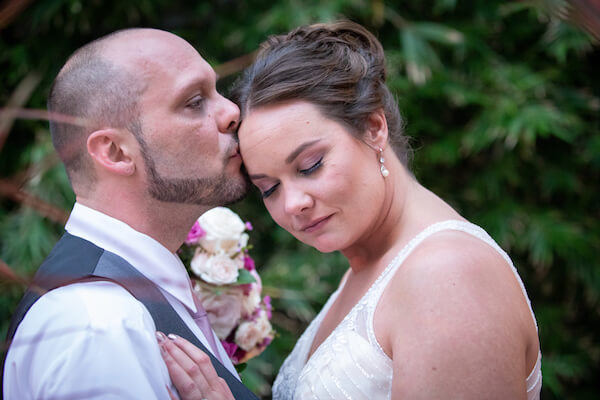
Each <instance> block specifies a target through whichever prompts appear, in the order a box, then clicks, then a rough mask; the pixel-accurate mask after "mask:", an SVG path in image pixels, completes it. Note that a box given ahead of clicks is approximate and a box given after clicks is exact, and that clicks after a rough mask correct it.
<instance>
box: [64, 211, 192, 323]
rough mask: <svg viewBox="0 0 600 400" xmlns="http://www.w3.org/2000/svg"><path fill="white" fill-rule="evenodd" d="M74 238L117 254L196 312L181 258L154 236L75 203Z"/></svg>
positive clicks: (69, 225)
mask: <svg viewBox="0 0 600 400" xmlns="http://www.w3.org/2000/svg"><path fill="white" fill-rule="evenodd" d="M65 229H66V230H67V232H69V233H70V234H71V235H74V236H78V237H81V238H83V239H86V240H88V241H90V242H92V243H94V244H95V245H96V246H98V247H101V248H103V249H105V250H107V251H110V252H112V253H115V254H117V255H118V256H120V257H122V258H123V259H124V260H125V261H127V262H128V263H130V264H131V265H132V266H133V267H135V268H136V269H137V270H138V271H140V272H141V273H142V274H143V275H144V276H146V277H147V278H148V279H150V280H151V281H152V282H154V283H155V284H156V285H158V286H159V287H160V288H161V289H162V290H164V291H165V292H167V293H169V294H171V295H172V296H174V297H175V298H176V299H177V300H179V301H180V302H182V303H183V304H184V305H185V306H186V307H187V308H189V309H190V310H192V311H194V312H195V311H196V305H195V304H194V300H193V298H192V291H191V287H192V286H191V281H190V278H189V276H188V274H187V271H186V269H185V266H184V265H183V263H182V262H181V259H180V258H179V257H178V256H177V255H176V254H174V253H171V252H170V251H169V250H168V249H167V248H166V247H164V246H163V245H162V244H160V243H159V242H158V241H156V240H154V239H153V238H151V237H150V236H148V235H146V234H143V233H141V232H138V231H136V230H135V229H133V228H132V227H131V226H129V225H127V224H126V223H124V222H123V221H120V220H118V219H115V218H113V217H110V216H108V215H106V214H104V213H102V212H100V211H97V210H94V209H92V208H89V207H86V206H84V205H82V204H80V203H75V205H74V206H73V211H71V215H70V216H69V219H68V221H67V224H66V225H65Z"/></svg>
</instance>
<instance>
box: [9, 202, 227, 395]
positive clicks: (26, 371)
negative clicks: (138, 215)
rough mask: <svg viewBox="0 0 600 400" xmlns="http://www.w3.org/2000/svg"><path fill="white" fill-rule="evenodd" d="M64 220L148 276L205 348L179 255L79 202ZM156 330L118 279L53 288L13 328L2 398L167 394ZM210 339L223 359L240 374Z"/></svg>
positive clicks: (167, 382) (71, 229) (69, 227)
mask: <svg viewBox="0 0 600 400" xmlns="http://www.w3.org/2000/svg"><path fill="white" fill-rule="evenodd" d="M65 228H66V230H67V232H69V233H70V234H71V235H74V236H78V237H81V238H83V239H86V240H88V241H90V242H92V243H94V244H95V245H96V246H98V247H101V248H103V249H105V250H107V251H110V252H112V253H115V254H117V255H119V256H120V257H122V258H123V259H125V260H126V261H127V262H129V263H130V264H131V265H132V266H133V267H135V268H136V269H137V270H139V271H140V272H141V273H142V274H143V275H145V276H146V277H147V278H148V279H150V280H151V281H153V282H154V283H155V284H156V285H157V286H158V287H159V288H160V290H161V292H162V294H163V295H164V296H165V298H166V299H167V301H168V302H169V304H170V305H171V306H172V307H173V308H174V309H175V311H176V312H177V314H178V315H179V316H180V317H181V318H182V319H183V321H184V322H185V323H186V325H187V326H188V327H189V328H190V329H191V330H192V332H193V333H194V334H195V335H196V336H197V337H198V338H199V339H200V341H201V342H202V343H203V344H204V345H205V346H206V347H207V348H208V349H210V345H209V344H208V341H207V340H206V338H205V337H204V335H203V334H202V332H201V330H200V329H199V328H198V326H197V325H196V324H195V323H194V321H193V319H192V317H191V316H190V314H189V310H192V311H196V307H195V305H194V301H193V299H192V294H191V282H190V279H189V277H188V275H187V272H186V270H185V267H184V265H183V263H182V262H181V260H180V259H179V257H178V256H177V255H175V254H173V253H171V252H170V251H169V250H167V249H166V248H165V247H164V246H162V245H161V244H160V243H158V242H157V241H156V240H154V239H152V238H151V237H149V236H147V235H145V234H143V233H140V232H138V231H136V230H134V229H133V228H131V227H130V226H129V225H127V224H125V223H123V222H121V221H119V220H116V219H114V218H111V217H109V216H107V215H105V214H103V213H100V212H98V211H96V210H93V209H91V208H88V207H85V206H83V205H81V204H78V203H76V204H75V206H74V208H73V211H72V213H71V216H70V217H69V220H68V222H67V225H66V227H65ZM188 309H189V310H188ZM155 332H156V327H155V325H154V321H153V320H152V317H151V316H150V313H149V312H148V310H147V309H146V308H145V307H144V305H143V304H142V303H141V302H139V301H138V300H136V299H135V298H134V297H133V296H131V294H130V293H129V292H128V291H127V290H125V289H124V288H123V287H121V286H119V285H117V284H114V283H112V282H106V281H96V282H85V283H76V284H72V285H69V286H64V287H60V288H58V289H55V290H52V291H50V292H49V293H47V294H45V295H44V296H42V297H41V298H40V299H39V300H38V301H37V302H36V303H35V304H34V305H33V306H32V307H31V309H30V310H29V312H28V313H27V314H26V316H25V318H24V319H23V321H22V322H21V324H20V325H19V327H18V329H17V331H16V333H15V337H14V339H13V343H12V345H11V347H10V350H9V352H8V355H7V359H6V364H5V371H4V398H5V399H7V400H12V399H19V400H21V399H75V398H77V399H79V398H85V399H100V398H101V399H169V394H168V392H167V389H166V388H167V387H170V388H171V389H172V390H173V391H174V389H173V386H172V383H171V380H170V378H169V374H168V371H167V368H166V366H165V364H164V362H163V360H162V357H161V355H160V350H159V347H158V345H157V341H156V336H155ZM164 333H166V334H168V333H169V332H164ZM215 341H216V342H217V346H218V347H219V353H220V356H221V359H222V360H224V365H225V367H226V368H227V369H229V370H230V371H231V372H232V373H233V374H234V375H235V376H238V375H237V373H236V372H235V368H234V367H233V364H232V363H231V361H230V360H229V357H227V353H226V352H225V350H224V349H223V347H222V346H221V344H220V342H219V340H218V339H217V338H216V337H215ZM238 378H239V377H238Z"/></svg>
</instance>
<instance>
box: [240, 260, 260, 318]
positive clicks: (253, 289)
mask: <svg viewBox="0 0 600 400" xmlns="http://www.w3.org/2000/svg"><path fill="white" fill-rule="evenodd" d="M250 275H252V276H253V277H254V279H256V282H253V283H251V284H250V292H249V293H248V294H247V295H244V297H243V298H242V315H243V316H244V317H249V316H251V315H252V314H253V313H254V311H255V310H256V309H257V308H258V306H259V305H260V293H261V291H262V282H261V280H260V276H259V275H258V273H257V272H256V270H252V271H250Z"/></svg>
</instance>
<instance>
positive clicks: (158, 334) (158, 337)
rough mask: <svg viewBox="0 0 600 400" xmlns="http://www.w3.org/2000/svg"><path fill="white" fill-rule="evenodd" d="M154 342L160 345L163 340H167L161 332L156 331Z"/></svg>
mask: <svg viewBox="0 0 600 400" xmlns="http://www.w3.org/2000/svg"><path fill="white" fill-rule="evenodd" d="M156 340H158V343H162V342H164V341H165V340H167V337H166V336H165V334H164V333H162V332H160V331H157V332H156Z"/></svg>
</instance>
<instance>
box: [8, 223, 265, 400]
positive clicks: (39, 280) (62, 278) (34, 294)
mask: <svg viewBox="0 0 600 400" xmlns="http://www.w3.org/2000/svg"><path fill="white" fill-rule="evenodd" d="M98 278H100V279H103V280H110V281H113V282H115V283H118V284H119V285H121V286H123V287H124V288H125V289H126V290H128V291H129V292H130V293H131V294H132V295H133V296H134V297H135V298H136V299H138V300H139V301H140V302H141V303H142V304H144V306H145V307H146V308H147V309H148V311H149V312H150V315H151V316H152V319H153V320H154V323H155V325H156V328H157V329H158V330H160V331H162V332H165V333H174V334H176V335H179V336H181V337H183V338H186V339H187V340H189V341H190V342H192V343H193V344H194V345H196V346H197V347H199V348H200V349H201V350H202V351H204V352H205V353H206V354H208V355H209V357H210V359H211V362H212V364H213V366H214V368H215V370H216V371H217V374H218V375H219V376H220V377H222V378H223V379H224V380H225V381H226V382H227V384H228V385H229V387H230V389H231V391H232V393H233V395H234V396H235V398H236V399H257V397H256V396H255V395H254V394H253V393H252V392H251V391H250V390H249V389H248V388H247V387H245V386H244V385H243V384H242V383H241V382H240V381H239V380H238V379H237V378H236V377H235V376H233V375H232V374H231V372H229V370H228V369H227V368H225V367H224V366H223V364H221V363H220V362H219V361H218V360H217V359H216V358H215V357H214V356H213V355H212V354H211V352H210V351H208V350H207V349H206V347H205V346H204V345H203V344H202V343H201V342H200V340H199V339H198V338H197V337H196V335H194V334H193V332H192V331H191V330H190V329H189V328H188V327H187V325H186V324H185V322H183V320H182V319H181V318H180V317H179V315H178V314H177V312H176V311H175V310H174V309H173V308H172V307H171V305H170V304H169V303H168V301H167V299H166V298H165V297H164V296H163V294H162V293H161V292H160V290H159V289H158V287H157V286H156V285H155V284H154V283H152V281H150V280H149V279H148V278H146V277H145V276H144V275H143V274H141V273H140V272H139V271H138V270H137V269H135V268H134V267H133V266H131V265H130V264H129V263H128V262H127V261H125V260H124V259H123V258H121V257H119V256H118V255H116V254H114V253H111V252H108V251H105V250H104V249H102V248H99V247H98V246H96V245H94V244H93V243H91V242H89V241H87V240H84V239H82V238H79V237H76V236H72V235H70V234H68V233H65V234H64V235H63V237H62V238H61V239H60V241H59V242H58V243H57V244H56V246H55V247H54V249H53V250H52V252H51V253H50V255H49V256H48V258H47V259H46V261H44V263H43V264H42V265H41V266H40V268H39V269H38V272H37V273H36V275H35V277H34V279H33V284H32V286H31V288H29V289H28V290H27V291H26V293H25V295H24V296H23V299H22V300H21V302H20V303H19V305H18V306H17V308H16V310H15V312H14V314H13V318H12V320H11V324H10V326H9V330H8V334H7V343H10V341H11V340H12V338H13V336H14V334H15V332H16V329H17V327H18V325H19V324H20V323H21V321H22V320H23V318H24V317H25V314H26V313H27V311H29V309H30V308H31V306H32V305H33V304H34V303H35V302H36V301H37V300H38V299H39V298H40V297H41V296H42V295H43V294H44V293H46V292H47V291H49V290H52V289H56V288H58V287H61V286H66V285H69V284H71V283H75V282H80V281H82V280H90V279H98ZM5 355H6V354H3V359H2V367H4V357H5ZM3 369H4V368H2V371H0V372H1V373H2V375H3V372H4V371H3ZM0 394H1V393H0Z"/></svg>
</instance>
